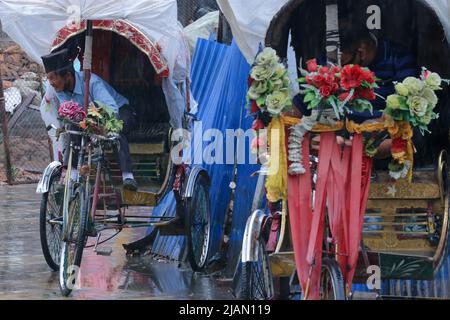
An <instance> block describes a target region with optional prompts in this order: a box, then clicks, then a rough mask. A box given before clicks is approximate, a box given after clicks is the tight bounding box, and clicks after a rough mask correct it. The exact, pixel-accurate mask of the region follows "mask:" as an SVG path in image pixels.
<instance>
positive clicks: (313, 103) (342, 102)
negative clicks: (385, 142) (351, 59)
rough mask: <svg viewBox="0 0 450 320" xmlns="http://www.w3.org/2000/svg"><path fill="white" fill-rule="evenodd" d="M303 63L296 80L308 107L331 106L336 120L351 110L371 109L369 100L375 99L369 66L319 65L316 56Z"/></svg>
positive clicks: (374, 81)
mask: <svg viewBox="0 0 450 320" xmlns="http://www.w3.org/2000/svg"><path fill="white" fill-rule="evenodd" d="M306 65H307V69H306V70H303V69H300V71H301V74H302V76H303V77H302V78H300V79H299V82H300V83H301V87H302V89H303V90H302V92H301V93H302V94H303V95H304V99H303V102H304V103H306V104H307V105H308V109H310V110H312V109H319V110H325V109H332V110H334V112H335V116H336V118H337V119H339V120H340V119H344V118H345V117H346V115H347V114H348V113H351V112H353V111H358V112H362V111H364V110H370V111H372V104H371V103H370V101H371V100H375V99H376V95H375V92H374V90H375V89H376V88H377V87H378V86H377V84H376V78H375V75H374V73H373V72H371V71H370V70H369V69H367V68H362V67H361V66H359V65H347V66H345V67H343V68H341V67H338V66H321V65H318V64H317V61H316V59H313V60H309V61H307V63H306ZM319 115H320V113H319ZM319 120H320V119H319Z"/></svg>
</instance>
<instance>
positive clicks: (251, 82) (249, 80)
mask: <svg viewBox="0 0 450 320" xmlns="http://www.w3.org/2000/svg"><path fill="white" fill-rule="evenodd" d="M253 82H255V79H253V78H252V77H248V87H249V88H250V87H251V86H252V84H253Z"/></svg>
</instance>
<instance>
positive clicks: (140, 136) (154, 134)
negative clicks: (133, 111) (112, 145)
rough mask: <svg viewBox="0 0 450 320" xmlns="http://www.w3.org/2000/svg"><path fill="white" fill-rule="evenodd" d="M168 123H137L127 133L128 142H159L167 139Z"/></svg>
mask: <svg viewBox="0 0 450 320" xmlns="http://www.w3.org/2000/svg"><path fill="white" fill-rule="evenodd" d="M169 131H170V124H169V123H165V122H163V123H147V124H139V125H138V126H137V127H136V128H135V129H134V130H132V131H131V132H130V133H129V134H128V141H129V143H161V142H165V141H167V140H168V137H169Z"/></svg>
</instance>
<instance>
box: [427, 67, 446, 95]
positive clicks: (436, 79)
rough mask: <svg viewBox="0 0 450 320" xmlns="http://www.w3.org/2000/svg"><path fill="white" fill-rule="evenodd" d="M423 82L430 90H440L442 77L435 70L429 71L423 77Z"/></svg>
mask: <svg viewBox="0 0 450 320" xmlns="http://www.w3.org/2000/svg"><path fill="white" fill-rule="evenodd" d="M425 84H426V86H427V87H428V88H430V89H431V90H435V91H436V90H441V89H442V88H441V84H442V78H441V76H440V75H439V74H437V73H436V72H430V73H429V74H428V77H427V78H426V79H425Z"/></svg>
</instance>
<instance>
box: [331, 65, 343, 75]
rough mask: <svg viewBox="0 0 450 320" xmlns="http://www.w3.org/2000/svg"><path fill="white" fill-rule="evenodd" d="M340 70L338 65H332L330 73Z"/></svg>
mask: <svg viewBox="0 0 450 320" xmlns="http://www.w3.org/2000/svg"><path fill="white" fill-rule="evenodd" d="M340 72H341V68H340V67H338V66H333V67H332V68H331V73H333V74H336V73H340Z"/></svg>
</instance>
